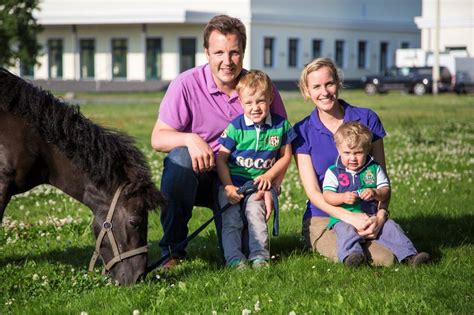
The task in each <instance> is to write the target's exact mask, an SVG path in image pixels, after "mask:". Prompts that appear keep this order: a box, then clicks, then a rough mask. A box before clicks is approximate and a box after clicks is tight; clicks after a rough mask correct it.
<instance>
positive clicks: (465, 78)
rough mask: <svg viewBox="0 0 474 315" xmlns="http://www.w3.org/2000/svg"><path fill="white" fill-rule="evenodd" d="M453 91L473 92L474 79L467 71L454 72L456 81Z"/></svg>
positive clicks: (458, 92)
mask: <svg viewBox="0 0 474 315" xmlns="http://www.w3.org/2000/svg"><path fill="white" fill-rule="evenodd" d="M454 91H455V92H456V93H457V94H465V93H474V79H473V78H471V76H470V75H469V73H468V72H464V71H460V72H458V73H456V83H455V84H454Z"/></svg>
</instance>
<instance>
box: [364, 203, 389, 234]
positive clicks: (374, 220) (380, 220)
mask: <svg viewBox="0 0 474 315" xmlns="http://www.w3.org/2000/svg"><path fill="white" fill-rule="evenodd" d="M382 211H383V210H382ZM386 221H387V219H386V214H385V211H383V212H382V213H381V214H380V212H379V213H377V216H371V217H370V218H369V219H368V220H367V222H366V226H365V227H364V228H363V229H362V230H358V234H359V235H360V236H362V237H363V238H365V239H367V240H372V239H375V238H377V236H378V235H379V232H380V229H382V227H383V225H384V224H385V222H386Z"/></svg>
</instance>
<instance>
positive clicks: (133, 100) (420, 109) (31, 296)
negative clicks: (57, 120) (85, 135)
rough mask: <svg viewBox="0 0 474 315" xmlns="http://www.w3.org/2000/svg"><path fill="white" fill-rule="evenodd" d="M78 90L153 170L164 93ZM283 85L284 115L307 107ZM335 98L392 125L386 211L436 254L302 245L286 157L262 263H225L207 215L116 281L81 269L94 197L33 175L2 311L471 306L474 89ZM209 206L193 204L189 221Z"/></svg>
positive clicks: (421, 310) (7, 245)
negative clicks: (352, 252) (143, 268)
mask: <svg viewBox="0 0 474 315" xmlns="http://www.w3.org/2000/svg"><path fill="white" fill-rule="evenodd" d="M78 97H79V98H81V99H83V100H87V102H88V104H86V105H83V106H82V111H83V113H84V114H85V115H86V116H87V117H89V118H90V119H92V120H94V121H96V122H98V123H100V124H103V125H106V126H109V127H113V128H117V129H120V130H124V131H126V132H127V133H129V134H131V135H132V136H134V137H135V138H136V139H137V145H138V146H139V148H140V149H141V150H142V151H143V152H144V153H145V155H146V156H147V158H148V161H149V163H150V166H151V168H152V171H153V176H154V179H155V181H156V183H157V184H159V181H160V174H161V168H162V160H163V154H158V153H155V152H153V151H152V149H151V148H150V145H149V136H150V132H151V128H152V126H153V124H154V121H155V119H156V113H157V109H158V105H159V101H160V99H161V97H162V94H161V93H147V94H108V95H94V94H79V95H78ZM283 98H284V100H285V104H286V107H287V110H288V113H289V118H290V121H291V122H292V123H295V122H296V121H298V120H300V119H301V118H303V117H304V116H306V115H307V114H308V113H309V112H310V111H311V110H312V105H311V104H310V103H305V102H303V100H302V99H301V97H300V96H299V95H298V94H297V93H290V92H285V93H283ZM342 98H344V99H346V100H347V101H349V102H350V103H352V104H354V105H359V106H365V107H370V108H372V109H374V110H375V111H376V112H377V113H378V114H379V116H380V117H381V119H382V121H383V123H384V126H385V129H386V131H387V133H388V135H387V137H386V138H385V140H384V141H385V146H386V156H387V163H388V169H389V175H390V177H391V180H392V186H393V194H392V202H391V207H390V210H391V215H392V218H394V219H395V220H396V221H397V222H399V223H400V224H401V226H402V227H403V228H404V229H405V231H406V232H407V233H408V235H409V237H410V238H411V239H412V240H413V241H414V243H415V245H416V246H417V248H418V249H419V250H423V251H427V252H429V253H431V254H432V257H433V263H432V264H430V265H428V266H425V267H422V268H419V269H412V268H409V267H407V266H405V265H397V266H395V267H393V268H370V267H363V268H360V269H356V270H354V269H351V270H349V269H347V268H344V267H343V266H342V265H341V264H333V263H330V262H327V261H326V260H325V259H324V258H322V257H320V256H319V255H317V254H314V253H311V252H309V251H307V250H306V249H305V248H304V244H303V241H302V239H301V236H300V231H301V217H302V213H303V211H304V205H305V201H306V198H305V195H304V192H303V189H302V187H301V185H300V183H299V179H298V175H297V171H296V168H295V166H294V163H292V165H291V167H290V170H289V172H288V175H287V177H286V179H285V183H284V186H283V194H282V196H281V199H280V203H281V210H282V213H281V217H280V220H281V221H280V234H281V235H280V236H278V237H274V238H272V239H271V253H272V255H273V256H272V263H271V267H270V268H269V269H267V270H251V269H250V270H244V271H241V272H239V271H234V270H228V269H226V268H224V267H223V266H222V261H221V259H220V257H219V252H218V249H217V248H216V243H217V241H216V234H215V230H214V228H213V227H209V228H207V229H206V230H205V231H204V232H203V233H201V234H200V236H198V238H197V239H195V240H194V241H193V242H192V243H191V244H190V245H189V247H188V253H189V257H190V259H189V260H187V261H185V262H184V263H183V264H182V265H180V267H178V268H176V269H175V270H173V272H171V273H169V274H163V273H157V274H153V275H152V276H150V277H149V278H148V279H147V280H146V281H145V282H142V283H139V284H137V285H135V286H133V287H118V286H116V285H114V284H113V283H112V282H111V281H110V280H109V279H107V278H104V277H102V276H100V272H97V273H94V274H89V273H87V264H88V261H89V259H90V255H91V253H92V251H93V245H94V238H93V236H92V232H91V229H90V221H91V218H92V216H91V212H90V210H89V209H88V208H86V207H85V206H83V205H81V204H79V203H77V202H75V201H74V200H72V199H71V198H70V197H68V196H66V195H64V194H63V193H61V192H60V191H58V190H56V189H55V188H52V187H50V186H40V187H38V188H36V189H34V190H32V191H30V192H28V193H25V194H23V195H18V196H16V197H14V199H13V200H12V201H11V202H10V204H9V206H8V208H7V210H6V213H5V217H4V219H3V224H2V228H1V229H0V314H9V313H14V314H54V313H68V314H69V313H70V314H80V313H81V312H87V313H88V314H103V313H106V314H132V312H133V311H134V310H138V311H139V312H140V314H242V313H243V311H244V310H249V311H251V313H252V314H309V313H312V314H326V313H331V314H332V313H336V314H346V313H350V314H352V313H354V314H363V313H369V314H389V313H390V314H393V313H395V314H397V313H408V314H472V313H473V310H474V302H473V301H474V245H473V241H474V228H473V227H474V213H473V204H474V197H473V192H474V190H473V188H472V186H473V183H472V177H473V175H474V97H472V96H457V95H454V94H444V95H440V96H437V97H433V96H429V95H428V96H423V97H415V96H411V95H401V94H398V93H390V94H387V95H380V96H373V97H368V96H366V95H364V94H363V93H362V92H361V91H347V92H343V94H342ZM94 103H100V105H98V104H94ZM107 103H110V104H107ZM137 104H138V105H137ZM210 215H211V212H210V211H209V210H207V209H196V210H195V211H194V216H193V218H192V221H191V229H192V230H193V229H195V228H196V227H198V226H199V225H200V224H201V223H202V222H204V221H205V220H206V219H207V218H209V217H210ZM160 237H161V226H160V223H159V214H158V212H155V213H152V214H151V216H150V225H149V242H150V246H151V258H152V259H156V258H157V257H158V256H159V248H158V240H159V239H160ZM97 270H98V271H99V268H97Z"/></svg>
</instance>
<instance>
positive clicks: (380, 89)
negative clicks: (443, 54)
mask: <svg viewBox="0 0 474 315" xmlns="http://www.w3.org/2000/svg"><path fill="white" fill-rule="evenodd" d="M432 71H433V67H403V68H396V67H393V68H390V69H389V70H388V71H387V72H386V73H384V74H381V75H371V76H367V77H363V78H362V81H363V84H364V89H365V92H366V93H367V94H375V93H384V92H388V91H392V90H399V91H405V92H407V93H414V94H416V95H423V94H425V93H427V92H431V90H432V84H433V76H432ZM451 79H452V77H451V73H450V72H449V70H448V68H446V67H440V81H439V83H438V90H439V91H440V92H443V91H450V90H451Z"/></svg>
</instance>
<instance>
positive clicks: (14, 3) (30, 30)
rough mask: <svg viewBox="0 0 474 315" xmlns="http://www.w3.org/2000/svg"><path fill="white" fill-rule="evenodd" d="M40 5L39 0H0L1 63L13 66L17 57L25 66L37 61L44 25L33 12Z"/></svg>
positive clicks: (30, 65) (32, 64)
mask: <svg viewBox="0 0 474 315" xmlns="http://www.w3.org/2000/svg"><path fill="white" fill-rule="evenodd" d="M38 6H39V0H0V65H3V66H12V65H14V64H15V61H16V60H17V59H19V60H21V64H22V66H24V67H32V66H34V65H35V64H36V63H37V61H36V59H37V57H38V55H39V54H40V49H41V45H40V44H39V43H38V41H37V38H36V36H37V34H38V33H39V32H41V31H42V27H41V25H38V24H37V23H36V18H35V17H34V16H33V12H34V11H35V10H38Z"/></svg>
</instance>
